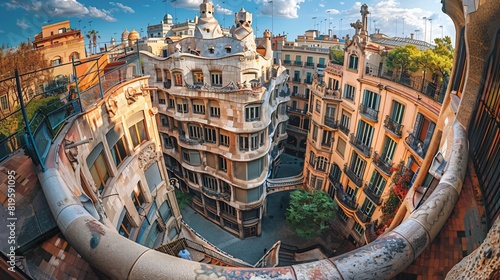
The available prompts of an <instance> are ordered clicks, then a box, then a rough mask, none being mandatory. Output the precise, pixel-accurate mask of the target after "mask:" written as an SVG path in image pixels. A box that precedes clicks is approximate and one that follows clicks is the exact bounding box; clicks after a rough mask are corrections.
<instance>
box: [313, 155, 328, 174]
mask: <svg viewBox="0 0 500 280" xmlns="http://www.w3.org/2000/svg"><path fill="white" fill-rule="evenodd" d="M327 168H328V160H327V159H326V158H325V157H318V159H317V160H316V170H319V171H326V169H327Z"/></svg>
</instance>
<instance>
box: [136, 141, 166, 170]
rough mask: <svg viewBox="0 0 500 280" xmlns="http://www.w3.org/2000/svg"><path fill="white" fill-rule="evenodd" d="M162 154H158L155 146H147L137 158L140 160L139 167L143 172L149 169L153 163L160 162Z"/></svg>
mask: <svg viewBox="0 0 500 280" xmlns="http://www.w3.org/2000/svg"><path fill="white" fill-rule="evenodd" d="M160 156H161V153H157V152H156V149H155V144H153V143H150V144H149V145H147V146H146V147H145V148H144V149H143V150H142V151H141V152H140V153H139V156H138V157H137V158H138V159H139V167H140V168H142V169H143V170H146V169H148V168H149V167H150V166H151V165H153V163H155V162H157V161H159V158H160Z"/></svg>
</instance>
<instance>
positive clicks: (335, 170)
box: [329, 163, 342, 183]
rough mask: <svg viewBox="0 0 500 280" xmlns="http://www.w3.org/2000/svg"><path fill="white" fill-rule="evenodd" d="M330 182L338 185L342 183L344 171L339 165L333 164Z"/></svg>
mask: <svg viewBox="0 0 500 280" xmlns="http://www.w3.org/2000/svg"><path fill="white" fill-rule="evenodd" d="M329 176H330V181H331V182H332V183H338V182H340V176H342V170H341V169H340V167H339V166H338V165H337V164H335V163H334V164H332V165H331V167H330V174H329Z"/></svg>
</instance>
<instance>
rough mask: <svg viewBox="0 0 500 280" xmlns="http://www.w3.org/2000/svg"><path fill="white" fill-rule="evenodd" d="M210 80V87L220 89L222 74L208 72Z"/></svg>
mask: <svg viewBox="0 0 500 280" xmlns="http://www.w3.org/2000/svg"><path fill="white" fill-rule="evenodd" d="M210 80H211V81H212V86H214V87H221V86H222V72H210Z"/></svg>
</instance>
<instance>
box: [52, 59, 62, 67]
mask: <svg viewBox="0 0 500 280" xmlns="http://www.w3.org/2000/svg"><path fill="white" fill-rule="evenodd" d="M61 64H62V58H61V57H56V58H54V59H53V60H52V66H58V65H61Z"/></svg>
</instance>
